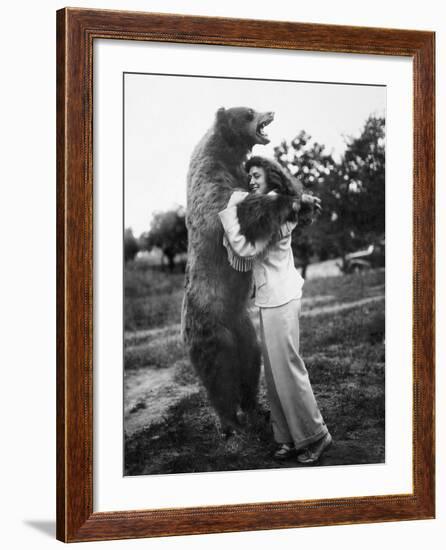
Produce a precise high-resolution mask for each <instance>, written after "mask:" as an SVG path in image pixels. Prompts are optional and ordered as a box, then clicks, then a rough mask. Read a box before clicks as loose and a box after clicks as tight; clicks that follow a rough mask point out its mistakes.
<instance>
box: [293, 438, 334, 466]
mask: <svg viewBox="0 0 446 550" xmlns="http://www.w3.org/2000/svg"><path fill="white" fill-rule="evenodd" d="M332 443H333V439H332V437H331V435H330V432H327V433H326V434H325V435H324V437H321V439H319V440H318V441H316V443H313V444H312V445H311V446H310V447H308V448H307V449H305V451H303V452H302V453H299V454H298V455H297V461H298V462H300V463H301V464H312V463H313V462H317V461H318V460H319V459H320V457H321V454H322V453H323V452H324V451H326V450H327V449H328V447H330V445H331V444H332Z"/></svg>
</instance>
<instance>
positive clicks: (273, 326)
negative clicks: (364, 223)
mask: <svg viewBox="0 0 446 550" xmlns="http://www.w3.org/2000/svg"><path fill="white" fill-rule="evenodd" d="M246 171H247V172H248V175H249V189H250V191H251V193H247V192H243V191H235V192H234V193H233V194H232V196H231V198H230V201H229V203H228V207H227V208H226V209H225V210H223V211H222V212H220V219H221V221H222V224H223V227H224V231H225V237H224V245H225V247H226V248H227V250H228V258H229V261H230V263H231V265H232V266H233V267H234V268H235V269H238V270H243V271H246V270H247V269H250V268H252V270H253V275H254V282H255V287H256V294H255V304H256V306H258V307H259V311H260V329H261V340H262V342H261V343H262V352H263V359H264V369H265V379H266V385H267V393H268V399H269V402H270V407H271V416H270V418H271V424H272V428H273V434H274V439H275V441H276V442H277V443H278V444H279V448H278V449H277V451H276V452H275V453H274V457H275V458H277V459H285V458H290V457H291V456H294V454H295V453H296V452H297V460H298V461H299V462H301V463H304V464H310V463H314V462H316V461H317V460H319V458H320V456H321V454H322V453H323V452H324V451H325V450H326V449H327V448H328V447H329V446H330V444H331V442H332V438H331V435H330V433H329V431H328V429H327V427H326V425H325V422H324V420H323V418H322V415H321V413H320V411H319V408H318V406H317V403H316V399H315V397H314V394H313V390H312V388H311V384H310V380H309V377H308V373H307V370H306V368H305V364H304V362H303V360H302V358H301V356H300V355H299V314H300V309H301V297H302V286H303V283H304V280H303V279H302V277H301V276H300V274H299V272H298V271H297V270H296V268H295V267H294V258H293V252H292V249H291V233H292V231H293V229H294V228H295V227H296V225H297V219H296V218H298V217H299V216H300V214H299V212H300V213H302V216H303V215H305V214H304V213H305V211H306V212H307V214H306V218H307V220H306V221H308V218H309V216H308V212H311V213H313V214H314V213H315V212H317V211H319V210H320V201H319V199H317V198H315V197H312V196H311V195H305V194H304V195H301V196H300V197H299V195H297V194H296V195H295V196H296V198H295V199H294V204H293V211H292V213H291V216H290V217H289V218H288V220H287V221H286V222H285V223H283V224H282V225H280V227H279V228H278V230H276V231H275V233H274V234H273V235H267V234H263V235H262V237H261V238H257V239H256V240H254V239H253V236H252V231H251V232H250V230H251V229H252V224H251V225H250V222H249V220H248V221H247V220H246V216H245V213H244V207H245V205H246V204H247V203H248V202H249V201H250V197H251V195H252V194H256V195H268V196H271V200H272V199H274V198H275V197H274V195H281V194H285V195H290V194H291V193H293V194H294V193H295V192H296V189H295V186H294V184H293V182H292V180H291V178H290V177H288V176H287V175H286V174H285V172H284V171H283V170H282V168H281V167H280V166H279V165H278V164H277V163H276V162H274V161H272V160H269V159H265V158H263V157H252V158H251V159H250V160H248V162H247V163H246Z"/></svg>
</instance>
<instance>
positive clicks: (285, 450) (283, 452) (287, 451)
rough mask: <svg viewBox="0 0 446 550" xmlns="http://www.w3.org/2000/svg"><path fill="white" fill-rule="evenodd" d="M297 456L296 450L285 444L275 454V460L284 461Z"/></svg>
mask: <svg viewBox="0 0 446 550" xmlns="http://www.w3.org/2000/svg"><path fill="white" fill-rule="evenodd" d="M295 454H296V449H295V448H294V447H293V446H292V445H289V444H288V443H283V444H282V445H281V446H280V448H279V449H277V451H276V452H275V453H274V455H273V456H274V458H277V459H279V460H284V459H286V458H291V457H292V456H294V455H295Z"/></svg>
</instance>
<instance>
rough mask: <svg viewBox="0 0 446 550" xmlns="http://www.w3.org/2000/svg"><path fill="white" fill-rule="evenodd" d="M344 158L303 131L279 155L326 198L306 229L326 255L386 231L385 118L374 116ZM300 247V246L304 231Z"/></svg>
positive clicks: (342, 252) (278, 150) (306, 186)
mask: <svg viewBox="0 0 446 550" xmlns="http://www.w3.org/2000/svg"><path fill="white" fill-rule="evenodd" d="M346 145H347V147H346V150H345V152H344V155H343V156H342V157H341V159H340V160H339V162H335V161H334V160H333V158H332V156H331V155H328V154H326V153H325V151H324V147H323V146H322V145H319V144H318V143H313V142H311V137H310V136H309V135H308V134H306V133H305V132H300V134H298V136H297V137H296V138H294V140H292V141H291V143H290V145H288V144H287V143H286V142H284V143H282V144H281V145H280V146H279V147H276V149H275V156H276V158H277V160H278V161H279V162H280V163H281V164H282V165H283V166H284V167H285V168H287V169H288V170H289V171H290V172H291V173H292V174H293V175H295V176H296V177H297V178H298V179H299V180H300V181H301V183H302V184H303V186H304V189H305V190H306V191H309V192H314V193H315V194H317V195H318V196H319V197H320V198H321V199H322V208H323V211H322V215H321V217H320V218H319V220H318V222H317V223H316V224H314V225H312V226H310V227H309V228H307V229H306V230H305V235H306V236H307V238H308V239H310V242H311V245H312V247H313V249H314V250H315V251H316V253H317V254H318V256H319V258H320V259H322V260H323V259H327V258H329V257H334V256H339V255H340V256H345V254H346V253H348V252H349V251H351V250H354V249H356V248H358V247H360V246H363V245H365V244H368V243H369V242H370V241H371V240H374V239H377V238H380V237H382V235H383V234H384V231H385V120H384V118H381V117H375V116H370V117H369V118H368V119H367V120H366V122H365V124H364V127H363V129H362V132H361V134H360V136H359V137H357V138H353V137H350V138H348V139H347V143H346ZM293 238H294V239H296V244H295V249H296V250H298V249H299V239H300V238H301V237H300V236H299V233H296V236H295V237H293Z"/></svg>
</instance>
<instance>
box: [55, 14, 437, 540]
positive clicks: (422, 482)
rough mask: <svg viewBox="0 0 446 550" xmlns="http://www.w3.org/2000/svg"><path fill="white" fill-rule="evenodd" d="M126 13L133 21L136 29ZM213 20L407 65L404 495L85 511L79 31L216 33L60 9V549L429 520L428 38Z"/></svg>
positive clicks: (84, 122)
mask: <svg viewBox="0 0 446 550" xmlns="http://www.w3.org/2000/svg"><path fill="white" fill-rule="evenodd" d="M136 16H138V19H139V21H135V17H136ZM180 20H181V22H182V23H183V22H184V25H183V24H182V25H180V28H179V30H178V29H175V30H171V31H170V32H171V34H168V35H166V34H165V33H164V34H163V31H164V30H165V29H171V27H172V21H177V22H178V21H180ZM124 23H125V28H123V25H124ZM219 23H221V24H222V27H223V31H224V32H223V37H221V35H219V38H218V43H220V44H222V45H228V44H229V43H230V42H231V40H235V41H236V42H237V44H238V45H252V43H250V44H248V43H244V44H239V42H238V41H239V40H242V39H239V38H237V37H235V38H234V36H236V33H238V32H239V28H237V29H234V28H233V27H232V26H231V25H233V24H236V23H237V25H240V24H241V23H243V25H248V26H249V28H250V31H249V34H250V35H251V37H252V38H251V39H250V40H253V41H254V46H256V44H258V45H259V47H287V46H286V44H285V41H286V40H287V38H288V36H289V35H290V33H292V34H294V33H295V32H296V31H297V29H298V28H301V29H302V30H305V31H306V33H305V34H306V37H305V40H309V41H311V40H313V42H311V43H312V47H311V48H309V49H311V50H314V51H328V50H330V48H331V50H330V51H334V52H342V51H350V52H352V53H360V52H361V53H384V54H385V55H407V56H412V57H413V60H414V77H415V83H414V91H415V93H414V105H415V110H414V122H415V123H416V126H415V127H414V129H415V130H417V131H416V133H415V142H414V159H415V164H414V168H415V171H414V183H415V185H416V186H417V187H418V188H419V191H418V190H415V198H416V199H417V201H418V203H417V204H416V205H415V206H416V207H417V210H416V217H415V219H414V221H415V227H416V228H418V229H417V232H416V234H415V239H414V246H415V244H420V245H421V246H423V248H424V250H423V254H422V256H423V257H422V260H420V261H418V260H417V263H415V264H414V276H415V277H414V284H415V287H414V289H415V298H416V301H415V302H414V303H415V305H416V304H419V305H416V310H415V311H416V312H417V313H418V314H419V316H418V322H417V325H418V327H419V328H420V332H419V334H418V336H416V335H415V333H414V341H415V340H416V345H417V348H416V350H418V353H417V363H418V364H415V362H414V368H415V367H416V368H415V371H414V373H415V375H417V378H416V382H417V383H416V384H415V380H414V388H415V390H416V392H415V393H414V398H415V399H416V400H417V401H416V403H417V410H418V418H414V429H415V432H414V437H416V438H417V442H416V444H415V445H414V470H413V473H414V483H415V485H414V495H395V496H394V498H391V499H390V498H389V499H385V498H383V499H381V498H378V499H376V500H375V499H374V498H373V497H372V499H371V501H369V502H367V499H365V500H364V499H361V498H360V499H357V500H358V501H357V504H355V502H354V501H355V499H354V498H352V497H346V498H345V499H343V500H346V501H349V502H348V503H345V504H346V505H345V507H344V505H343V504H342V503H339V505H338V503H335V502H333V503H327V504H328V509H330V508H331V510H332V514H331V516H330V517H331V518H332V519H331V521H327V518H326V515H325V510H326V509H327V506H325V505H324V504H323V503H321V505H320V506H319V505H317V503H316V501H312V502H309V503H308V505H303V503H301V504H299V502H298V501H296V506H295V507H294V506H292V508H291V509H290V508H288V510H286V508H285V507H283V505H284V504H285V503H260V506H253V507H252V509H250V510H248V509H245V510H243V511H242V508H243V507H244V505H243V506H242V507H241V508H240V507H237V506H236V507H231V506H223V508H226V510H224V511H223V516H225V515H226V514H227V516H226V517H227V519H223V517H222V516H221V515H220V513H218V512H217V515H215V514H216V512H215V508H214V507H203V508H202V509H200V510H196V511H195V512H194V511H193V510H188V509H180V510H165V511H163V510H152V511H135V512H134V513H132V512H130V511H123V512H113V513H101V512H98V513H94V514H93V482H92V465H93V462H92V458H93V457H92V448H93V447H92V438H93V414H92V413H93V403H92V328H93V320H92V313H93V306H92V304H93V301H92V293H93V279H92V276H93V270H92V252H93V227H92V222H93V197H92V190H93V181H92V159H93V156H92V126H91V124H92V106H91V105H92V104H91V100H92V98H91V89H90V87H91V86H92V80H91V79H92V74H91V71H92V66H91V65H92V57H91V55H92V52H90V49H89V48H90V46H89V40H90V37H89V36H88V35H89V32H90V31H93V34H94V32H95V31H96V30H97V29H98V27H99V29H101V32H102V31H103V34H104V37H106V38H124V39H128V36H130V35H131V33H132V32H135V31H136V32H137V33H139V32H140V29H141V28H142V31H143V32H142V35H143V36H142V35H141V36H139V37H138V38H136V35H135V37H133V38H132V39H138V40H158V39H159V40H161V41H174V42H175V41H179V42H184V41H186V42H188V43H214V36H215V35H212V36H211V37H208V35H202V31H203V29H204V30H205V31H206V30H207V28H208V27H207V26H208V25H209V28H212V27H215V25H216V19H215V18H201V17H194V16H178V15H171V14H148V13H144V14H143V13H140V14H138V13H135V12H133V13H132V12H114V11H101V10H90V9H86V10H82V9H77V8H74V9H72V8H65V9H62V10H59V11H58V12H57V83H58V90H57V408H58V419H57V491H58V494H57V538H58V539H59V540H62V541H65V542H69V541H81V540H110V539H119V538H137V537H147V536H168V535H180V534H193V533H211V532H230V531H246V530H257V529H265V528H266V529H274V528H276V529H277V528H286V527H299V526H316V525H327V524H328V525H335V524H346V523H369V522H376V521H391V520H392V521H396V520H404V519H427V518H429V517H434V505H435V502H434V501H435V497H434V492H433V491H434V470H433V467H434V462H435V460H434V446H433V444H434V433H433V430H434V427H433V421H434V411H433V398H434V385H433V384H434V380H433V369H434V358H433V349H434V348H433V334H434V332H433V331H434V328H433V322H434V319H433V315H434V303H433V299H434V288H433V286H432V285H433V282H434V271H433V269H434V256H433V242H434V241H433V238H434V233H433V232H434V220H433V212H434V209H433V208H432V209H430V206H431V205H433V186H434V165H433V163H434V143H433V139H434V119H435V115H434V103H433V101H434V59H433V57H434V39H435V37H434V33H429V32H424V31H423V32H422V31H404V30H401V31H398V30H393V33H392V32H391V30H390V29H361V28H359V27H358V28H353V27H339V26H338V27H336V26H330V25H325V26H321V25H311V24H299V23H295V24H293V23H284V22H268V21H249V20H231V19H224V20H223V19H222V20H220V22H219ZM262 25H271V28H272V29H275V30H276V31H277V35H274V36H275V38H273V39H272V41H271V44H272V45H271V46H270V45H269V43H267V42H265V41H264V40H262V38H261V37H260V36H259V29H260V30H261V29H262ZM185 28H187V29H188V33H187V34H188V37H187V39H185V36H186V35H184V34H183V35H182V34H181V32H182V31H183V30H184V29H185ZM116 29H122V32H123V33H124V34H123V35H122V36H119V35H118V34H117V32H121V31H117V30H116ZM127 30H128V33H127ZM335 30H338V32H339V33H340V34H341V35H342V36H343V37H344V38H342V36H341V38H337V41H336V43H335V44H333V45H331V46H330V45H329V44H330V42H329V39H330V33H333V32H334V31H335ZM364 30H370V32H371V34H372V35H375V36H376V38H377V41H379V46H378V45H374V44H372V43H371V42H370V41H369V40H368V39H367V40H366V41H365V42H364V41H363V40H362V39H361V44H358V43H356V42H355V41H353V42H352V41H351V40H352V38H353V36H355V37H356V36H359V34H358V33H360V32H362V31H364ZM307 31H308V34H307ZM321 32H322V36H321ZM113 33H114V34H113ZM189 33H190V34H189ZM195 33H196V36H195ZM398 33H401V34H398ZM273 34H274V33H273ZM149 35H151V38H148V36H149ZM237 36H239V35H237ZM177 37H179V38H178V39H177ZM231 37H232V38H231ZM315 37H316V38H317V39H316V40H315ZM305 40H304V39H302V40H300V39H299V41H298V43H297V42H294V39H293V41H292V46H291V49H302V48H304V45H305V44H304V43H307V44H309V43H310V42H305ZM314 40H315V41H314ZM342 40H346V41H347V42H348V43H349V44H351V49H349V48H350V46H348V47H347V49H344V48H345V46H344V43H343V42H342ZM90 44H92V42H91V43H90ZM261 44H263V46H262V45H261ZM280 44H282V45H280ZM304 49H305V48H304ZM420 191H423V192H422V193H421V192H420ZM424 192H426V193H424ZM417 220H418V222H417ZM415 241H416V242H415ZM414 250H415V248H414ZM414 257H415V256H414ZM419 290H421V291H422V293H424V295H425V299H423V300H421V299H420V300H418V297H420V298H421V294H420V293H419V292H418V291H419ZM425 327H426V328H425ZM414 361H415V359H414ZM427 427H431V428H432V429H430V430H429V429H427ZM426 432H428V433H426ZM378 497H379V496H378ZM403 503H404V504H405V506H404V504H403ZM276 504H277V506H276ZM400 504H402V505H403V508H401V506H400ZM261 505H263V509H261ZM271 505H273V508H274V509H275V513H273V514H272V515H271V511H268V507H271ZM247 506H248V505H247ZM363 506H364V508H363V509H362V507H363ZM231 508H232V510H231ZM248 508H250V506H248ZM324 509H325V510H324ZM360 509H362V510H361V512H359V510H360ZM305 510H306V511H305ZM310 510H312V511H311V512H310ZM240 512H241V513H240ZM196 513H198V515H196ZM265 514H266V515H265Z"/></svg>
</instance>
